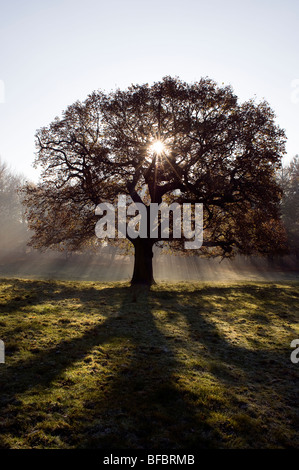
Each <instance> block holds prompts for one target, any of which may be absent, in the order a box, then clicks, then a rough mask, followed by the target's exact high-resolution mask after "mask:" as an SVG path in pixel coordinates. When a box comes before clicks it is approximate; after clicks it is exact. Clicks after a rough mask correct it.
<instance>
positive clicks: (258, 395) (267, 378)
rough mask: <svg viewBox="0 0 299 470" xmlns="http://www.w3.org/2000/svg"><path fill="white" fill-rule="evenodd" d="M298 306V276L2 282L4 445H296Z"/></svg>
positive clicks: (0, 420)
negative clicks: (134, 284)
mask: <svg viewBox="0 0 299 470" xmlns="http://www.w3.org/2000/svg"><path fill="white" fill-rule="evenodd" d="M298 312H299V282H295V281H294V282H276V283H274V282H271V283H269V282H268V283H262V282H239V283H226V284H225V283H203V282H202V283H195V282H188V283H173V284H171V283H168V284H167V283H159V284H157V285H156V286H154V287H153V288H152V290H151V291H147V290H143V289H141V288H139V289H138V288H137V289H135V290H133V291H132V289H130V288H129V286H128V284H126V283H117V282H114V283H98V282H78V281H76V282H71V281H69V282H68V281H63V282H62V281H57V280H51V281H38V280H22V279H1V280H0V338H1V339H2V340H4V342H5V346H6V363H5V364H0V389H1V398H0V400H1V408H2V411H1V415H0V416H1V418H0V429H1V435H0V447H1V448H14V449H16V448H78V447H79V448H81V447H82V448H105V449H106V448H107V449H109V448H121V449H151V450H152V449H184V448H185V449H187V448H192V447H197V448H218V447H220V448H273V447H274V448H290V447H294V448H298V447H299V440H298V424H296V423H298V421H299V420H298V406H297V404H298V403H297V398H298V393H297V392H298V377H299V364H293V363H292V362H291V360H290V355H291V352H292V349H291V348H290V343H291V341H292V340H293V339H295V338H299V328H298ZM296 426H297V428H296Z"/></svg>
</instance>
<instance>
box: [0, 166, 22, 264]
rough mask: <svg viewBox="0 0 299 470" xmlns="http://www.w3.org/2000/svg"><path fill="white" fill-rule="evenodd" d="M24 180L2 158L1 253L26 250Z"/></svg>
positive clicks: (0, 193) (0, 168)
mask: <svg viewBox="0 0 299 470" xmlns="http://www.w3.org/2000/svg"><path fill="white" fill-rule="evenodd" d="M24 182H25V181H24V177H23V176H22V175H19V174H16V173H14V172H13V171H11V170H10V169H9V168H8V166H7V164H6V163H4V162H2V161H1V160H0V255H3V254H8V253H11V252H24V251H25V250H26V245H27V241H28V240H29V231H28V226H27V222H26V216H25V208H24V206H23V204H22V196H21V193H20V189H21V187H22V186H23V185H24Z"/></svg>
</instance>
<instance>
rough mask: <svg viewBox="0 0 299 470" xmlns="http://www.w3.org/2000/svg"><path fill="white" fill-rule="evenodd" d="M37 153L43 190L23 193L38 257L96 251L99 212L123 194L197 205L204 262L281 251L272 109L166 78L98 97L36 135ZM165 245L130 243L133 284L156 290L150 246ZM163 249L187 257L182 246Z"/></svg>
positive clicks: (281, 147)
mask: <svg viewBox="0 0 299 470" xmlns="http://www.w3.org/2000/svg"><path fill="white" fill-rule="evenodd" d="M36 143H37V157H36V161H35V164H36V165H40V166H41V168H42V176H41V182H40V183H39V184H38V185H36V186H32V185H28V186H27V187H26V204H27V207H28V220H29V225H30V228H31V229H33V230H34V231H35V234H34V236H33V238H32V242H31V243H32V244H33V245H34V246H37V247H45V246H46V247H57V246H65V247H67V248H68V249H74V250H75V249H78V248H80V247H83V246H84V245H86V244H88V243H94V241H95V224H96V221H97V217H96V216H95V208H96V206H97V205H98V204H99V203H101V202H104V201H110V202H111V203H115V201H116V198H117V196H118V195H119V194H126V195H128V196H130V197H131V199H132V200H133V201H134V202H142V203H144V204H145V205H146V206H147V207H149V205H150V203H158V204H160V203H161V202H162V201H164V200H168V201H172V202H173V201H177V202H179V203H187V202H188V203H202V204H203V210H204V227H203V229H204V242H203V246H202V248H201V250H200V251H199V254H204V255H209V256H210V255H213V256H215V255H221V256H232V255H234V254H235V253H243V254H248V255H249V254H257V253H262V254H269V253H271V252H273V251H277V250H279V249H281V247H282V245H283V242H284V230H283V227H282V224H281V222H280V212H279V211H280V208H279V201H280V198H281V189H280V186H279V184H278V182H277V178H276V173H277V170H278V169H279V168H280V165H281V158H282V156H283V154H284V152H285V133H284V131H283V130H282V129H280V128H279V127H278V126H277V125H276V124H275V115H274V112H273V111H272V109H271V108H270V106H269V105H268V103H267V102H265V101H264V102H261V103H256V102H255V101H254V100H249V101H247V102H244V103H239V102H238V99H237V96H236V95H235V94H234V92H233V90H232V88H231V87H229V86H223V87H220V86H218V85H217V84H216V83H215V82H214V81H212V80H211V79H209V78H202V79H201V80H200V81H198V82H195V83H191V84H188V83H185V82H183V81H181V80H180V79H178V78H171V77H165V78H164V79H163V80H162V81H160V82H157V83H154V84H153V85H148V84H144V85H132V86H130V87H129V88H128V89H127V90H124V91H122V90H116V91H114V92H111V93H104V92H102V91H95V92H93V93H91V94H90V95H89V96H88V97H87V99H86V100H85V101H84V102H79V101H77V102H76V103H74V104H73V105H71V106H69V107H68V108H67V109H66V110H65V111H64V112H63V115H62V117H61V118H58V117H57V118H56V119H55V120H54V121H53V122H52V123H51V124H49V126H47V127H43V128H41V129H40V130H38V131H37V134H36ZM155 145H156V147H155ZM157 145H158V147H159V145H160V146H161V147H160V149H159V150H158V147H157ZM161 240H163V237H162V235H161V233H159V235H158V236H157V237H156V238H155V239H147V240H146V239H145V240H141V239H140V238H137V239H135V240H134V239H130V241H131V242H132V243H133V245H134V248H135V268H134V274H133V281H134V279H135V281H136V282H146V283H148V282H149V283H150V282H151V281H152V271H151V257H152V246H153V245H154V244H157V243H158V242H161ZM169 242H170V244H171V246H172V247H173V249H176V248H178V249H182V246H183V245H182V243H181V240H175V239H171V237H170V240H169ZM137 258H138V259H137ZM138 260H139V261H138ZM146 272H147V273H148V274H145V273H146Z"/></svg>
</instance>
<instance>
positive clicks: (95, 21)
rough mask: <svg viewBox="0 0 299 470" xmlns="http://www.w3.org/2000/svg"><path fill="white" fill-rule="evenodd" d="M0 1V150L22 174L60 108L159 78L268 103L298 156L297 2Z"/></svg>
mask: <svg viewBox="0 0 299 470" xmlns="http://www.w3.org/2000/svg"><path fill="white" fill-rule="evenodd" d="M0 3H1V10H0V48H1V49H0V50H1V55H0V58H1V61H0V156H1V158H2V159H3V160H5V161H6V162H8V163H9V164H10V165H11V167H12V168H13V169H17V170H18V171H21V172H23V173H24V174H25V175H26V176H28V177H29V178H31V179H32V178H33V179H36V178H37V173H36V172H35V171H34V170H33V169H32V167H31V164H32V162H33V158H34V134H35V131H36V129H37V128H40V127H41V126H44V125H47V124H49V123H50V122H51V121H52V120H53V118H54V117H55V116H57V115H60V114H61V111H62V110H63V109H65V108H66V106H67V105H69V104H72V103H73V102H74V101H76V100H77V99H81V100H84V99H85V98H86V96H87V95H88V94H89V93H90V92H91V91H93V90H96V89H104V90H107V91H108V90H111V89H114V88H115V87H120V88H126V87H127V86H129V85H130V84H131V83H145V82H148V83H151V82H153V81H157V80H160V79H161V78H162V77H163V76H165V75H176V76H179V77H180V78H181V79H183V80H186V81H195V80H198V79H200V77H202V76H208V77H211V78H213V79H214V80H216V81H217V82H218V83H220V84H222V83H224V84H231V85H232V86H233V88H234V90H235V93H236V94H237V95H238V96H239V97H240V99H241V101H243V100H245V99H249V98H251V97H253V96H254V95H256V97H257V99H258V100H261V99H263V98H265V99H267V100H268V101H269V103H270V105H271V107H272V108H273V109H274V110H275V112H276V115H277V123H279V124H280V125H281V127H283V128H284V129H285V130H286V133H287V136H288V144H287V151H288V157H287V158H288V159H290V158H291V157H293V156H294V155H295V154H296V153H299V62H298V45H299V28H298V20H299V1H298V0H281V1H278V0H250V1H247V0H246V1H244V0H239V1H237V0H226V1H223V0H222V1H221V0H208V1H202V0H182V1H177V0H160V1H157V0H153V1H148V0H139V1H136V0H109V1H102V0H97V1H96V0H84V1H83V0H81V1H78V0H51V1H50V0H39V1H37V0H10V1H9V2H8V1H6V0H5V1H4V0H0ZM292 85H293V87H292ZM3 86H4V88H5V90H4V91H3ZM1 101H2V102H1ZM3 101H4V102H3Z"/></svg>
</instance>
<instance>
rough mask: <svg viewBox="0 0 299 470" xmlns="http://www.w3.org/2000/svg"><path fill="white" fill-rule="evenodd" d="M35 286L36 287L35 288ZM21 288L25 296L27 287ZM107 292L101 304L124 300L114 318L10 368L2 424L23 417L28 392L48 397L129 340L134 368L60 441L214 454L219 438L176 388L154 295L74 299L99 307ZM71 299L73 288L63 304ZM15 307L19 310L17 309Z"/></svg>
mask: <svg viewBox="0 0 299 470" xmlns="http://www.w3.org/2000/svg"><path fill="white" fill-rule="evenodd" d="M35 285H36V284H35V282H33V285H32V288H34V286H35ZM18 286H19V288H20V289H21V288H22V283H20V284H18ZM26 286H27V287H28V283H26ZM44 287H45V288H46V292H44V293H43V295H44V297H45V298H52V297H51V296H52V294H53V293H54V291H56V289H55V285H54V286H52V287H51V286H49V284H48V283H46V284H45V285H44ZM101 292H102V294H103V297H105V294H107V292H108V293H109V294H110V295H111V302H113V299H115V298H120V297H121V298H122V305H121V307H120V309H119V310H118V312H117V314H116V315H113V316H111V317H107V318H106V320H105V321H103V323H101V324H99V325H96V326H93V327H92V328H88V329H86V330H85V331H84V333H83V334H81V335H80V336H77V337H75V338H71V339H66V340H64V341H61V342H60V343H59V344H57V345H55V346H53V347H50V348H48V349H45V350H42V351H39V352H38V353H36V354H35V355H34V357H31V358H30V359H28V360H26V361H24V362H22V363H17V364H16V365H14V366H11V367H6V368H5V371H3V374H1V379H0V387H1V402H2V416H9V414H10V413H11V405H13V406H14V407H15V413H17V412H18V411H17V410H18V407H22V403H19V401H18V397H20V396H21V395H22V394H24V393H25V392H26V393H27V392H30V391H31V390H35V393H36V390H38V391H39V392H40V393H42V392H43V390H47V389H49V388H50V387H51V385H52V384H53V381H55V380H56V379H57V378H59V377H60V376H61V375H62V374H63V373H64V371H66V370H67V369H68V368H69V367H70V366H71V365H72V364H74V363H75V362H76V361H79V360H81V359H84V358H85V357H86V355H88V353H89V352H90V351H91V350H93V349H94V348H95V347H100V346H103V345H104V344H106V343H108V342H110V341H112V340H113V339H114V338H120V337H121V338H123V339H126V340H128V339H129V340H130V341H131V343H132V345H133V352H132V354H131V358H130V362H129V364H128V365H127V366H126V367H125V368H123V369H121V370H120V371H119V372H118V374H117V375H116V376H115V377H114V378H113V380H112V381H111V382H110V383H109V384H107V385H105V386H106V393H105V398H103V394H101V393H99V394H94V393H93V394H91V395H90V398H89V399H88V403H86V404H83V405H82V406H83V409H82V413H81V414H80V417H78V416H71V417H70V420H71V422H72V425H71V426H70V427H69V428H68V432H67V433H65V432H64V431H61V433H60V431H59V430H58V431H57V435H59V437H60V439H61V441H63V442H65V445H66V446H67V447H87V448H88V447H103V446H106V447H107V446H108V447H109V448H110V447H111V448H130V447H132V446H133V447H136V448H149V449H151V448H159V447H160V448H161V447H168V448H184V447H190V446H195V445H196V446H197V447H209V446H211V443H212V441H213V439H214V437H215V432H214V431H213V429H212V428H211V427H210V426H209V425H207V424H206V422H205V421H204V420H201V419H200V418H199V416H200V409H198V408H196V407H195V406H194V404H193V403H192V402H191V401H190V400H189V397H188V395H187V394H186V393H185V392H184V389H183V388H182V387H180V386H179V385H178V383H177V376H176V374H175V372H177V371H178V370H179V369H180V365H179V364H178V363H177V360H176V358H175V354H174V352H173V351H172V350H171V349H170V348H169V346H168V345H167V341H166V340H165V338H164V336H163V335H162V333H161V332H160V331H159V330H158V329H157V327H156V325H155V322H154V319H153V315H152V312H151V306H150V300H149V296H150V295H151V294H149V293H148V292H146V291H145V292H143V294H140V295H139V298H138V299H137V302H132V299H133V297H134V296H133V297H132V292H131V291H130V290H129V289H128V288H110V289H109V290H105V289H104V290H102V291H97V290H96V289H94V290H93V289H90V288H87V289H86V290H85V291H83V292H78V293H76V295H77V297H80V299H81V301H82V302H84V301H85V302H87V301H89V300H90V298H91V296H92V297H96V298H97V299H99V295H101ZM73 294H74V292H73V290H72V289H71V288H70V289H69V290H68V291H67V292H64V293H63V292H62V293H61V296H64V295H65V296H66V297H68V296H70V297H71V296H72V295H73ZM140 296H141V297H140ZM37 302H38V300H37ZM10 307H11V309H14V308H15V307H14V305H10ZM157 356H158V357H159V361H157ZM157 364H159V365H157ZM161 364H162V365H163V366H162V367H161ZM107 416H108V418H107ZM103 421H104V422H107V421H108V422H109V423H110V425H109V429H110V431H109V432H108V431H107V423H106V425H99V424H97V423H98V422H103Z"/></svg>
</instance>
